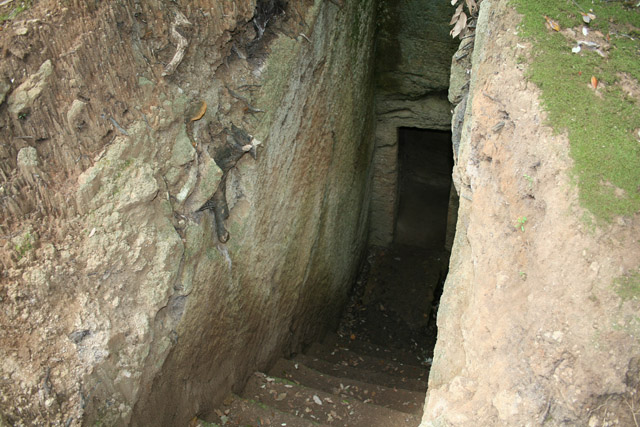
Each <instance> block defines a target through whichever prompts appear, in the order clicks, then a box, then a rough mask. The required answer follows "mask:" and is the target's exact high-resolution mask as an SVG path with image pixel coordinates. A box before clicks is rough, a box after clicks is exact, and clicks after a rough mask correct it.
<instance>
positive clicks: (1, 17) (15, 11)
mask: <svg viewBox="0 0 640 427" xmlns="http://www.w3.org/2000/svg"><path fill="white" fill-rule="evenodd" d="M31 2H32V0H23V1H20V2H16V5H14V6H13V8H11V9H10V10H9V12H2V13H0V23H3V22H5V21H10V20H12V19H14V18H15V17H16V16H18V15H19V14H20V13H21V12H24V11H25V10H27V9H29V8H30V7H31Z"/></svg>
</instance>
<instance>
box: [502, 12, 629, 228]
mask: <svg viewBox="0 0 640 427" xmlns="http://www.w3.org/2000/svg"><path fill="white" fill-rule="evenodd" d="M513 3H514V4H515V5H516V8H517V10H518V12H520V13H521V14H523V15H524V16H523V20H522V24H521V27H520V33H521V35H523V36H524V37H525V38H528V39H529V40H531V41H532V43H533V49H532V51H531V58H530V65H529V66H528V69H527V72H528V77H529V78H530V79H531V81H533V82H534V83H535V84H536V85H537V86H538V87H540V88H541V90H542V104H543V107H544V108H545V110H547V111H548V112H549V124H550V125H552V126H553V127H554V129H555V130H556V131H557V132H564V131H565V130H566V131H567V132H568V135H569V139H570V142H571V156H572V157H573V159H574V161H575V170H574V172H575V178H576V182H577V184H578V189H579V194H580V202H581V204H582V206H583V207H585V208H587V209H588V210H589V211H591V212H592V213H593V214H594V217H595V218H596V219H598V220H605V221H610V220H611V219H612V217H613V216H615V215H630V214H633V213H635V212H637V211H638V210H640V188H639V185H640V143H639V142H638V140H637V138H638V135H637V132H638V127H640V105H638V100H637V99H634V98H633V97H632V96H629V95H628V93H626V92H625V91H623V88H622V86H621V81H622V78H623V76H624V75H626V76H627V77H628V78H630V79H632V80H633V79H635V81H636V82H635V83H637V81H638V80H640V60H638V52H639V51H640V7H637V6H635V4H636V3H635V2H634V3H633V4H631V5H630V6H626V5H625V3H622V2H607V1H604V0H593V1H592V0H575V1H573V0H562V1H560V0H538V1H529V0H513ZM590 10H593V12H591V13H593V14H595V15H596V18H595V19H594V20H593V21H591V22H590V24H589V25H588V27H589V31H590V34H591V35H594V34H597V33H596V31H600V32H601V33H602V36H601V37H600V38H601V39H602V44H603V45H605V44H606V43H610V46H611V47H610V49H609V50H608V51H604V54H605V57H604V58H603V57H602V56H600V55H599V54H598V53H597V52H595V51H589V50H586V49H582V51H581V52H580V53H577V54H575V53H572V51H571V48H572V47H573V46H575V45H576V41H575V40H574V39H572V38H570V37H568V36H565V35H564V34H563V33H562V32H556V31H553V30H551V29H549V28H548V27H547V26H546V25H545V16H547V17H549V18H550V19H553V20H555V21H556V22H557V23H558V24H559V25H560V28H561V29H567V28H572V29H573V30H574V31H575V32H576V34H577V35H576V37H575V38H576V39H577V40H584V39H585V37H582V33H581V28H582V26H583V25H586V24H584V22H583V19H582V15H581V12H583V13H589V12H590ZM607 40H608V41H607ZM592 76H593V77H595V78H596V79H597V89H594V88H593V85H592V83H591V78H592Z"/></svg>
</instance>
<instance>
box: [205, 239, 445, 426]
mask: <svg viewBox="0 0 640 427" xmlns="http://www.w3.org/2000/svg"><path fill="white" fill-rule="evenodd" d="M447 255H448V254H446V253H444V252H434V251H427V250H424V249H419V248H409V247H397V248H392V249H373V250H372V251H371V253H370V255H369V257H368V263H367V264H366V265H365V267H364V268H363V270H362V272H361V274H360V276H359V278H358V283H357V284H356V285H355V286H354V289H353V291H352V295H351V298H350V301H349V303H348V306H347V308H346V310H345V314H344V316H343V319H342V321H341V323H340V326H339V329H338V332H336V333H331V334H328V335H327V337H326V338H325V340H324V342H323V343H314V344H312V345H311V346H309V348H307V349H306V351H305V353H304V354H298V355H295V356H294V357H292V358H291V359H290V360H287V359H280V360H279V361H277V362H276V364H275V365H274V366H273V367H272V369H271V370H270V371H269V375H265V374H263V373H259V372H257V373H255V374H254V375H252V376H251V377H250V378H249V380H248V382H247V384H246V386H245V389H244V390H243V392H242V394H241V396H232V397H230V398H229V399H227V400H226V401H225V403H226V404H225V405H223V406H222V407H220V408H219V409H218V410H216V411H215V414H210V416H208V417H206V418H207V419H208V420H210V421H213V422H214V424H211V423H204V422H202V423H201V424H200V425H201V426H202V427H204V426H212V425H216V426H217V425H225V426H235V425H238V426H240V425H242V426H271V425H273V426H289V427H291V426H294V427H298V426H310V425H332V426H349V427H359V426H362V427H376V426H379V427H396V426H417V425H418V424H419V423H420V418H421V416H422V406H423V404H424V398H425V392H426V388H427V379H428V374H429V367H430V361H431V360H430V358H431V357H432V355H433V345H434V344H435V335H436V329H435V316H434V315H433V314H434V313H435V310H436V309H437V299H438V297H439V295H438V285H441V284H442V281H443V280H444V275H445V274H446V265H445V264H446V260H447V259H448V256H447ZM434 300H435V301H436V302H434ZM432 312H433V313H432Z"/></svg>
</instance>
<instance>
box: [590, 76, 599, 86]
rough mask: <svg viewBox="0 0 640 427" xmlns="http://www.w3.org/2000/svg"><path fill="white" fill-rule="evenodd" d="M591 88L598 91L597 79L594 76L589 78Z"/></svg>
mask: <svg viewBox="0 0 640 427" xmlns="http://www.w3.org/2000/svg"><path fill="white" fill-rule="evenodd" d="M591 87H593V88H594V89H598V79H596V76H591Z"/></svg>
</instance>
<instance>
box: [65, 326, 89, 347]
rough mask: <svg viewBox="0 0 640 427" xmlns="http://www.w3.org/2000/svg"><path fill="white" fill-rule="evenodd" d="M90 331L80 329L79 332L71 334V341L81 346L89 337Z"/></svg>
mask: <svg viewBox="0 0 640 427" xmlns="http://www.w3.org/2000/svg"><path fill="white" fill-rule="evenodd" d="M89 333H90V331H89V329H79V330H77V331H73V332H71V333H70V334H69V339H70V340H71V341H73V342H74V343H75V344H80V342H81V341H82V340H83V339H84V338H85V337H86V336H87V335H89Z"/></svg>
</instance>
